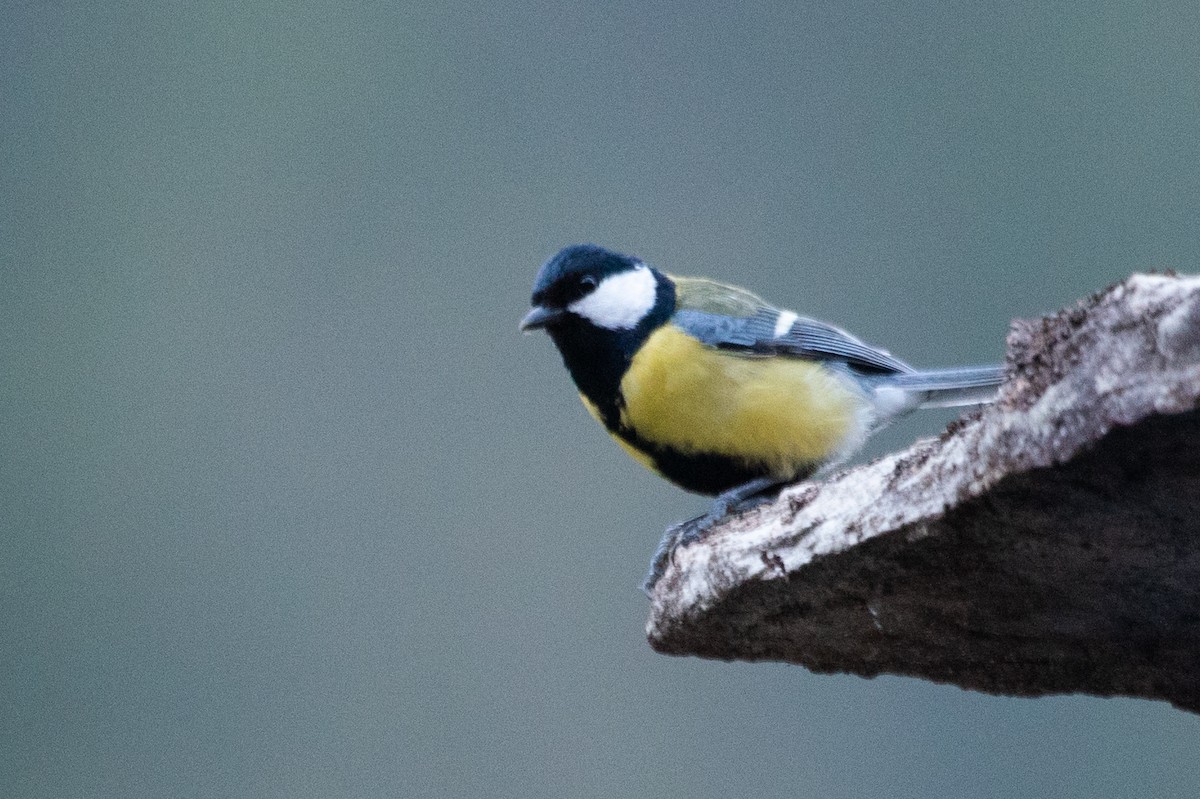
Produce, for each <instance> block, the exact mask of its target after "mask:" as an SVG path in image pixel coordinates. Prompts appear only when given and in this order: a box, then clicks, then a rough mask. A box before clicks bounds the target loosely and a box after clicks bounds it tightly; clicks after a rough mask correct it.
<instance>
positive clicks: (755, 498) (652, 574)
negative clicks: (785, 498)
mask: <svg viewBox="0 0 1200 799" xmlns="http://www.w3.org/2000/svg"><path fill="white" fill-rule="evenodd" d="M781 485H782V483H780V482H779V481H778V480H775V479H773V478H770V477H758V478H755V479H754V480H751V481H750V482H748V483H743V484H742V485H740V486H734V487H733V488H731V489H729V490H728V491H724V492H722V493H720V494H718V495H717V498H716V499H715V500H713V504H712V506H711V507H710V508H709V509H708V513H705V514H704V515H703V516H697V517H696V518H694V519H688V520H687V521H686V522H679V523H678V524H673V525H671V526H670V527H668V528H667V532H666V534H665V535H664V536H663V539H662V541H660V542H659V544H658V549H657V550H656V551H655V553H654V559H653V560H652V561H650V571H649V572H648V573H647V574H646V582H645V583H644V585H643V588H644V589H645V591H646V593H650V591H651V589H653V588H654V584H655V583H657V582H658V578H659V577H662V574H663V572H664V571H666V568H667V561H668V560H669V559H670V557H671V555H672V554H674V552H675V550H676V549H678V548H679V547H682V546H687V545H688V544H690V543H692V542H694V541H699V540H700V538H702V537H703V536H704V534H705V533H706V532H708V530H709V528H711V527H712V526H713V525H714V524H716V523H717V522H719V521H721V519H724V518H725V517H726V516H728V515H729V514H730V513H732V512H735V511H743V510H748V509H750V508H752V507H754V506H755V505H757V504H759V503H760V502H764V501H766V500H767V499H769V498H770V490H771V489H773V488H778V487H779V486H781Z"/></svg>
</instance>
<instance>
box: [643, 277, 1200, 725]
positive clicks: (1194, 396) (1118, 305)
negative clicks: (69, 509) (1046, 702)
mask: <svg viewBox="0 0 1200 799" xmlns="http://www.w3.org/2000/svg"><path fill="white" fill-rule="evenodd" d="M1198 409H1200V278H1196V277H1177V276H1174V275H1136V276H1134V277H1132V278H1130V279H1129V280H1127V281H1125V282H1123V283H1120V284H1118V285H1116V286H1113V287H1112V288H1110V289H1108V290H1107V291H1104V292H1102V293H1100V294H1097V295H1095V296H1093V297H1091V298H1089V299H1087V300H1085V301H1083V302H1081V303H1079V304H1078V305H1077V306H1075V307H1073V308H1069V309H1066V310H1064V311H1061V312H1059V313H1058V314H1055V315H1053V316H1049V317H1046V318H1044V319H1039V320H1033V321H1018V322H1016V323H1014V324H1013V327H1012V331H1011V333H1010V335H1009V340H1008V378H1007V380H1006V382H1005V385H1004V386H1003V387H1002V389H1001V393H1000V398H999V400H998V401H997V402H996V403H995V404H994V405H991V406H989V407H987V408H985V409H983V410H981V411H978V412H975V413H973V414H972V415H970V416H968V417H967V418H965V419H963V420H960V421H958V422H956V423H954V424H953V425H951V427H950V428H949V429H948V430H947V431H946V432H945V433H944V434H943V435H942V436H941V437H940V438H938V439H936V440H927V441H921V442H918V443H917V444H915V445H914V446H912V447H911V448H909V449H908V450H906V451H904V452H900V453H897V454H895V455H892V456H889V457H887V458H884V459H881V460H879V461H876V462H874V463H871V464H868V465H866V466H861V467H858V468H855V469H851V470H848V471H846V472H843V473H841V474H839V475H836V476H834V477H832V478H831V479H829V480H827V481H825V482H822V483H805V484H799V485H796V486H793V487H791V488H790V489H788V490H786V491H784V492H783V493H782V494H781V495H780V497H779V499H778V500H777V501H776V502H774V503H772V504H771V505H769V506H765V507H762V508H758V509H755V510H753V511H751V512H749V513H747V514H745V515H743V516H742V517H740V518H736V519H733V520H730V521H728V522H726V523H724V524H723V525H721V526H720V527H718V528H714V530H713V531H712V532H711V533H710V534H709V535H708V536H707V537H706V538H705V539H704V540H702V541H700V542H698V543H696V544H693V545H691V546H688V547H686V548H683V549H680V550H678V551H676V553H675V554H674V557H673V559H672V562H671V563H670V564H669V565H668V568H667V571H666V573H665V574H664V576H663V578H662V579H661V580H659V582H658V584H657V585H656V586H655V589H654V592H653V594H652V603H653V607H652V614H651V618H650V621H649V623H648V626H647V634H648V636H649V639H650V642H651V644H652V645H653V646H654V648H655V649H657V650H658V651H660V652H665V653H670V654H678V655H683V654H690V655H699V656H702V657H713V658H727V659H743V660H784V661H789V662H792V663H798V664H801V665H804V666H806V667H808V668H810V669H812V670H813V671H818V672H850V673H855V674H861V675H864V676H873V675H876V674H880V673H885V672H886V673H893V674H906V675H912V676H916V677H924V678H927V679H930V680H936V681H939V682H947V683H953V684H955V685H959V686H962V687H964V688H971V689H977V690H981V691H988V692H992V693H1001V694H1012V695H1022V696H1031V695H1039V694H1047V693H1073V692H1082V693H1089V694H1098V695H1105V696H1107V695H1128V696H1139V697H1146V698H1151V699H1162V700H1167V701H1169V702H1172V703H1174V704H1175V705H1177V706H1178V707H1181V708H1185V709H1188V710H1191V711H1194V712H1200V410H1198Z"/></svg>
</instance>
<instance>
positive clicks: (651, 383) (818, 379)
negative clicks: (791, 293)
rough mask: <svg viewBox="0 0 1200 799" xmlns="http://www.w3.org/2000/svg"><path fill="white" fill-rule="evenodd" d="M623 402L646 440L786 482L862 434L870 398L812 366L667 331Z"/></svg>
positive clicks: (641, 361) (650, 347)
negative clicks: (734, 462) (758, 469)
mask: <svg viewBox="0 0 1200 799" xmlns="http://www.w3.org/2000/svg"><path fill="white" fill-rule="evenodd" d="M621 393H622V395H623V396H624V398H625V407H624V410H623V412H622V417H621V420H622V422H623V423H624V424H626V425H628V426H630V427H632V428H633V429H634V430H636V431H637V433H638V435H639V436H641V437H642V438H644V439H646V440H648V441H652V442H654V443H656V444H659V445H663V446H667V447H671V448H673V449H676V450H678V451H680V452H684V453H711V454H717V455H725V456H729V457H733V458H737V459H740V460H744V461H746V462H747V463H756V464H762V466H763V467H765V468H766V469H767V470H768V471H769V472H770V473H771V474H772V475H774V476H776V477H779V478H780V479H785V480H786V479H791V478H793V477H794V476H796V475H797V474H802V473H807V472H808V471H810V470H811V468H812V467H813V465H814V464H819V463H823V462H825V461H827V460H829V459H830V458H832V457H834V456H835V455H837V454H838V453H839V452H841V451H842V450H843V449H844V448H845V447H846V445H847V444H848V443H849V442H851V441H854V440H856V439H858V438H860V437H861V436H862V434H863V432H864V431H863V429H862V428H863V425H864V420H863V415H862V413H861V410H862V409H863V408H864V407H865V404H866V402H865V397H864V396H863V395H862V394H861V393H859V392H858V391H857V390H856V388H855V387H854V386H853V384H852V383H850V381H848V380H846V379H844V378H841V377H839V376H838V375H836V374H834V373H831V372H829V371H828V370H826V369H824V368H822V367H821V366H819V365H818V364H816V363H814V362H811V361H806V360H801V359H797V358H786V357H743V356H737V355H733V354H731V353H728V352H721V351H718V350H716V349H714V348H711V347H707V346H705V345H703V344H701V343H700V342H698V341H696V340H695V339H693V338H692V337H690V336H688V335H686V334H684V333H683V332H681V331H680V330H679V329H678V328H675V327H673V326H672V325H669V324H668V325H664V326H663V327H662V328H660V329H659V330H657V331H656V332H654V333H653V334H652V335H651V336H650V338H649V339H648V340H647V341H646V342H645V344H643V345H642V347H641V348H640V349H639V350H638V352H637V354H636V355H635V356H634V358H633V361H632V363H631V364H630V367H629V370H628V371H627V372H626V373H625V376H624V378H623V379H622V380H621ZM627 449H628V447H627ZM631 454H633V453H631ZM638 459H639V460H641V461H642V462H643V463H645V458H644V456H643V457H639V458H638Z"/></svg>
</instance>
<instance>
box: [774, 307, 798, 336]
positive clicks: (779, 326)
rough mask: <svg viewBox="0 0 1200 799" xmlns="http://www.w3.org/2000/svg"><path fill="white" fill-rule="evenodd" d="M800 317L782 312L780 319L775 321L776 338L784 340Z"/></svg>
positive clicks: (789, 312) (788, 312)
mask: <svg viewBox="0 0 1200 799" xmlns="http://www.w3.org/2000/svg"><path fill="white" fill-rule="evenodd" d="M799 318H800V317H799V316H796V314H794V313H792V312H791V311H780V312H779V318H778V319H776V320H775V330H774V331H773V333H774V336H775V338H783V337H784V336H786V335H787V334H788V333H789V332H791V329H792V325H794V324H796V320H797V319H799Z"/></svg>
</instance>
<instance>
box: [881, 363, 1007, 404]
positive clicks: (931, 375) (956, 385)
mask: <svg viewBox="0 0 1200 799" xmlns="http://www.w3.org/2000/svg"><path fill="white" fill-rule="evenodd" d="M1003 381H1004V367H1003V366H999V365H997V366H959V367H954V368H951V369H929V370H926V371H919V372H910V373H908V374H894V375H888V377H887V385H889V386H894V387H896V388H901V389H904V391H905V392H911V394H915V395H916V397H918V398H919V400H918V402H917V407H918V408H954V407H957V406H959V405H982V404H984V403H987V402H991V401H992V400H994V399H995V398H996V388H997V387H998V386H999V385H1000V384H1001V383H1002V382H1003Z"/></svg>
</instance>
